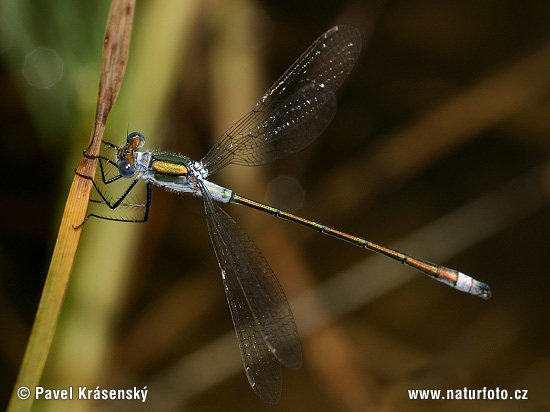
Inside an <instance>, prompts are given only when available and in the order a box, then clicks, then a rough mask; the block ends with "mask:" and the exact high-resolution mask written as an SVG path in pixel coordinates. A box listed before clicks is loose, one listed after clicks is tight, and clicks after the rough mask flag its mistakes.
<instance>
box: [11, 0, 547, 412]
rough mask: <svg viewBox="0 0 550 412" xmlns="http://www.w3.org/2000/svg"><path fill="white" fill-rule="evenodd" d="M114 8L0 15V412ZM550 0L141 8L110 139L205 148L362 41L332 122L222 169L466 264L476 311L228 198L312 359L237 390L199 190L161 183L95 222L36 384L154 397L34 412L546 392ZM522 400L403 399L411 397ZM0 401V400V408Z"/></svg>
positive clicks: (238, 370) (83, 137)
mask: <svg viewBox="0 0 550 412" xmlns="http://www.w3.org/2000/svg"><path fill="white" fill-rule="evenodd" d="M108 6H109V4H108V2H97V1H91V0H90V1H79V2H71V1H66V0H63V1H57V2H50V1H45V0H44V1H39V0H35V1H4V2H2V4H1V5H0V59H1V60H0V82H1V83H0V84H1V87H0V92H1V99H0V105H1V110H0V116H1V121H0V139H1V140H0V141H1V150H2V163H3V176H4V178H3V179H2V185H1V191H2V195H1V198H0V213H1V216H2V219H1V220H0V222H1V223H0V242H1V243H0V267H1V269H0V330H1V338H0V370H2V373H1V374H0V379H1V380H0V388H1V389H0V405H1V406H3V405H5V404H7V400H8V398H9V395H10V392H11V390H12V386H13V383H14V381H15V378H16V374H17V371H18V368H19V364H20V362H21V359H22V356H23V352H24V348H25V345H26V341H27V339H28V334H29V331H30V328H31V326H32V322H33V319H34V313H35V311H36V307H37V305H38V301H39V298H40V292H41V288H42V286H43V282H44V278H45V274H46V271H47V267H48V263H49V258H50V255H51V251H52V248H53V244H54V241H55V236H56V233H57V228H58V224H59V220H60V213H61V210H62V207H63V205H64V199H65V197H66V194H67V190H68V184H69V182H70V180H71V179H72V173H73V170H74V167H75V166H76V164H77V162H78V159H79V157H80V156H81V152H82V150H83V149H84V148H85V147H86V144H87V141H88V137H89V134H90V130H91V126H92V121H93V115H94V110H95V103H96V96H97V86H98V81H99V72H100V64H101V63H100V62H101V47H102V36H103V33H104V29H105V24H106V18H107V12H108ZM549 17H550V3H549V2H547V1H544V0H540V1H530V2H524V1H519V0H509V1H484V2H479V1H473V0H472V1H461V2H456V1H450V0H445V1H433V0H421V1H414V0H411V1H359V0H356V1H337V0H334V1H324V2H322V1H321V2H320V1H310V0H306V1H301V2H296V1H252V0H239V1H235V2H225V3H224V2H223V1H221V0H217V1H216V0H211V1H186V2H180V1H178V0H166V1H163V2H153V1H138V4H137V10H136V20H135V23H134V32H133V37H132V46H131V50H130V59H129V63H128V72H127V76H126V79H125V82H124V84H123V88H122V92H121V95H120V98H119V100H118V101H117V103H116V104H115V108H114V109H113V113H112V115H111V117H110V119H109V121H108V125H107V132H106V135H105V139H107V140H109V141H112V142H114V143H120V142H122V141H123V139H124V138H125V134H126V131H127V129H128V128H129V129H130V130H139V131H141V132H143V133H144V134H145V135H146V136H147V137H148V142H147V144H148V146H149V147H152V148H158V147H163V148H166V149H169V150H173V151H175V152H181V153H185V154H187V155H189V156H190V157H192V158H194V159H200V158H201V156H202V155H204V153H205V152H206V151H207V150H208V148H209V147H210V145H211V144H212V142H213V141H214V140H215V139H216V138H217V137H218V136H219V135H221V133H222V132H223V131H224V130H225V129H226V128H228V127H229V126H231V124H232V123H233V122H235V121H236V120H238V119H239V118H240V117H241V116H242V115H244V114H245V113H246V112H247V111H248V110H250V109H251V108H252V107H253V106H254V104H255V102H256V100H257V99H258V98H259V97H260V96H261V95H262V94H263V93H264V91H265V90H267V88H268V87H269V86H270V85H271V84H272V83H273V82H274V81H275V80H276V79H277V78H278V77H279V76H280V75H281V74H282V73H283V72H284V70H286V68H287V67H288V66H290V64H291V63H292V62H293V61H294V60H295V59H296V58H297V57H298V56H299V55H300V54H301V53H302V52H303V51H304V50H305V49H306V48H307V47H308V46H309V44H311V42H313V41H314V40H315V39H316V38H317V37H318V36H319V35H320V34H321V33H322V32H324V31H325V30H326V29H328V28H329V27H331V26H333V25H335V24H338V23H348V24H352V25H354V26H356V27H357V28H358V29H359V30H360V31H361V33H362V35H363V43H364V44H363V52H362V55H361V57H360V59H359V62H358V64H357V66H356V68H355V69H354V71H353V72H352V73H351V75H350V77H349V79H348V80H347V81H346V82H345V83H344V85H343V87H342V89H341V91H340V93H339V96H338V102H339V106H338V111H337V115H336V118H335V119H334V121H333V123H332V124H331V126H330V127H329V128H328V130H327V131H326V132H325V133H324V134H323V135H322V136H321V137H320V138H319V139H318V140H317V141H316V142H315V144H313V145H312V146H311V147H309V148H307V149H306V150H304V151H303V152H302V153H300V154H299V155H296V156H294V157H292V158H289V159H285V160H282V161H279V162H276V163H274V164H272V165H269V166H265V167H261V168H253V169H251V168H244V167H230V168H228V169H227V170H224V171H223V172H222V173H220V174H219V176H218V175H216V177H215V178H214V179H213V180H215V181H216V182H218V183H220V184H223V185H227V186H228V187H230V188H232V189H234V190H236V191H237V192H238V193H241V194H243V195H245V196H249V197H252V198H255V199H258V200H260V201H268V202H270V203H273V204H275V205H276V206H279V207H281V208H288V209H292V210H294V211H295V212H296V213H298V214H300V215H303V216H305V217H308V218H311V219H314V220H318V221H321V222H324V223H327V224H329V225H331V226H335V227H337V228H340V229H342V230H346V231H350V232H352V233H354V234H357V235H359V236H365V237H367V238H368V239H371V240H374V241H377V242H380V243H382V244H387V245H395V244H397V245H400V246H401V247H402V248H403V249H406V251H407V252H409V253H411V254H413V255H416V256H418V257H422V258H425V259H428V260H432V261H437V262H438V263H441V264H444V265H446V266H449V267H453V268H457V269H459V270H461V271H463V272H465V273H467V274H470V275H472V276H474V277H476V278H478V279H479V280H482V281H485V282H487V283H488V284H490V285H491V287H492V289H493V297H492V298H491V299H490V300H488V301H483V300H481V299H478V298H476V297H473V296H469V295H466V294H463V293H460V292H458V291H455V290H452V289H451V288H448V287H446V286H444V285H442V284H439V283H437V282H434V281H432V280H429V279H428V278H426V277H425V276H422V275H421V274H416V273H414V272H413V271H412V270H410V269H407V268H403V267H402V266H401V265H398V264H396V263H394V262H392V261H387V260H386V259H383V258H379V257H376V256H372V254H371V253H369V252H366V251H364V250H361V249H359V248H355V247H353V246H351V245H347V244H345V243H342V242H338V241H337V240H334V239H330V238H327V237H326V236H322V235H320V234H317V233H313V232H311V233H310V231H308V230H306V229H304V228H301V227H298V226H296V225H292V224H290V223H287V222H284V221H281V220H278V219H274V218H272V217H270V216H263V215H262V214H261V213H259V212H256V211H252V210H244V208H239V207H237V206H229V207H226V208H225V209H226V210H227V211H228V212H229V213H231V215H232V216H234V217H235V219H236V220H237V221H238V222H239V223H240V224H241V225H242V226H243V227H244V228H245V229H246V231H247V232H248V233H249V234H250V236H251V237H252V238H253V239H254V240H255V241H256V243H257V244H258V246H259V247H260V249H261V250H262V251H263V252H264V254H265V256H266V258H267V260H268V261H269V262H270V263H271V264H272V267H273V269H274V271H275V273H276V274H277V276H278V278H279V280H280V282H281V284H282V286H283V288H284V290H285V291H286V293H287V296H288V297H289V299H290V301H291V306H292V307H293V309H294V311H295V315H296V320H297V324H298V327H299V329H300V332H301V335H302V342H303V349H304V367H303V369H302V370H300V371H298V372H293V371H285V372H284V376H283V393H282V399H281V401H280V403H279V404H278V405H277V406H275V407H273V406H268V405H265V404H263V403H262V402H261V401H260V400H259V398H257V397H256V396H255V395H254V393H253V392H252V390H251V389H250V388H249V385H248V382H247V380H246V377H245V374H244V371H243V370H242V366H241V365H240V357H239V352H238V347H237V342H236V339H235V337H234V333H233V331H232V323H231V318H230V315H229V311H228V308H227V303H226V301H225V296H224V294H223V291H222V286H221V281H220V279H219V277H220V274H219V269H218V266H217V263H216V260H215V256H214V253H213V250H212V247H211V244H210V240H209V238H208V234H207V230H206V224H205V221H204V216H203V212H202V205H201V203H200V199H193V198H191V197H181V196H180V197H178V196H174V195H172V194H169V193H165V192H163V191H162V190H160V189H157V190H154V193H153V205H152V211H151V212H152V214H151V217H150V221H149V223H147V224H144V225H130V224H124V223H114V222H100V221H90V222H89V223H87V224H86V226H85V228H84V234H83V239H82V242H81V245H80V249H79V252H78V253H79V254H78V256H77V264H76V266H75V268H74V271H73V276H72V278H71V283H70V285H69V290H68V295H67V298H66V301H65V306H64V313H63V315H62V317H61V320H60V324H59V326H58V329H57V334H56V338H55V341H54V349H53V351H52V354H51V356H50V358H49V360H48V364H47V366H46V371H45V375H44V378H43V382H42V384H43V385H44V386H45V387H47V388H66V387H68V386H73V387H78V386H88V387H91V388H95V387H96V386H98V385H99V386H100V387H101V388H132V387H134V386H136V387H138V388H143V387H144V386H147V387H148V390H149V395H148V399H147V402H146V403H144V404H139V403H137V402H135V401H133V402H132V401H127V402H121V403H115V402H98V403H94V402H82V401H77V402H37V403H36V404H35V410H49V409H51V410H65V409H67V410H73V411H74V410H88V409H96V410H121V409H131V410H136V409H137V408H141V409H142V410H185V411H211V410H212V411H215V410H224V411H260V410H285V411H293V410H300V411H306V410H308V411H309V410H311V411H364V410H381V411H394V410H399V411H401V410H437V411H442V410H444V411H462V410H464V409H466V408H467V409H469V410H480V411H482V410H483V411H485V410H529V411H542V410H548V409H549V408H550V395H548V385H549V384H550V356H549V350H548V346H549V328H548V326H549V305H548V288H549V286H550V280H549V276H548V274H549V269H548V268H549V267H550V253H548V252H549V246H550V242H549V240H550V236H549V233H550V214H549V207H548V200H549V198H550V163H549V159H550V139H549V135H550V26H549V25H548V18H549ZM464 387H467V388H469V389H482V388H483V387H487V388H488V389H496V388H497V387H499V388H501V389H506V390H507V391H508V395H509V396H514V391H515V390H516V389H527V390H528V398H529V400H492V401H490V400H483V401H474V400H462V401H457V400H454V401H447V400H446V401H441V400H440V401H426V400H422V401H421V400H416V401H414V400H409V398H408V392H407V390H408V389H440V390H442V391H446V390H447V389H455V390H456V389H459V390H460V389H463V388H464ZM1 406H0V407H1Z"/></svg>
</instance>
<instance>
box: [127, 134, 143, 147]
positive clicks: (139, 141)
mask: <svg viewBox="0 0 550 412" xmlns="http://www.w3.org/2000/svg"><path fill="white" fill-rule="evenodd" d="M126 143H129V144H130V145H131V146H132V147H133V148H134V149H141V148H142V147H143V145H144V144H145V136H143V135H142V134H141V133H140V132H132V133H130V134H129V135H128V137H127V138H126Z"/></svg>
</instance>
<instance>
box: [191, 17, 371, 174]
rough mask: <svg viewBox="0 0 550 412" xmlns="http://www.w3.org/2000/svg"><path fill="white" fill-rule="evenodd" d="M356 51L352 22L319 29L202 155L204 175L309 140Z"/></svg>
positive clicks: (289, 150)
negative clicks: (317, 35)
mask: <svg viewBox="0 0 550 412" xmlns="http://www.w3.org/2000/svg"><path fill="white" fill-rule="evenodd" d="M360 50H361V36H360V34H359V32H358V31H357V29H355V28H354V27H351V26H346V25H341V26H335V27H333V28H331V29H330V30H328V31H326V32H325V33H324V34H322V35H321V36H320V37H319V38H318V39H317V40H316V41H315V42H314V43H313V44H312V45H311V46H310V47H309V48H308V49H307V50H306V51H305V52H304V54H302V56H300V58H299V59H298V60H296V62H295V63H294V64H293V65H292V66H291V67H290V68H289V69H288V70H287V71H286V72H285V74H283V75H282V76H281V78H280V79H279V80H277V81H276V82H275V84H274V85H273V86H271V88H270V89H269V90H268V91H267V92H266V93H265V94H264V95H263V96H262V98H261V99H260V101H259V102H258V103H257V104H256V107H255V108H254V109H253V110H252V111H251V112H250V113H248V114H247V115H245V116H244V117H243V118H241V119H240V120H239V121H238V122H237V123H235V124H234V125H233V126H232V127H231V128H230V129H228V130H227V131H226V132H225V133H224V134H223V135H222V136H221V137H220V139H219V140H218V141H217V142H216V143H215V144H214V146H213V147H212V148H211V149H210V151H209V152H208V153H207V154H206V156H205V157H204V158H203V159H202V163H203V165H204V166H205V168H206V169H207V170H208V172H209V175H212V174H214V173H215V172H216V171H218V170H220V169H222V168H223V167H225V166H227V165H229V164H239V165H245V166H257V165H261V164H265V163H269V162H272V161H274V160H277V159H280V158H283V157H286V156H289V155H291V154H293V153H296V152H298V151H300V150H302V149H303V148H305V147H306V146H308V145H309V144H310V143H311V142H313V141H314V140H315V139H316V138H317V137H318V136H319V135H320V134H321V133H322V132H323V130H325V128H326V127H327V126H328V124H329V123H330V122H331V120H332V118H333V116H334V112H335V110H336V98H335V92H336V90H337V89H338V87H340V85H341V84H342V82H343V81H344V79H345V78H346V77H347V76H348V74H349V72H350V71H351V69H352V68H353V66H354V64H355V62H356V60H357V57H358V56H359V52H360Z"/></svg>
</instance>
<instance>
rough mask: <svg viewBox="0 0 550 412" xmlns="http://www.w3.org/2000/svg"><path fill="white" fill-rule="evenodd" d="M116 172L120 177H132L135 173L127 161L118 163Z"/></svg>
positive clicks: (134, 169) (133, 167) (132, 166)
mask: <svg viewBox="0 0 550 412" xmlns="http://www.w3.org/2000/svg"><path fill="white" fill-rule="evenodd" d="M118 172H119V173H120V175H121V176H122V177H132V176H134V174H135V173H136V167H135V166H134V165H133V164H131V163H130V162H129V161H128V160H121V161H120V162H119V163H118Z"/></svg>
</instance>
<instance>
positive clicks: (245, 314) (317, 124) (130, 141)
mask: <svg viewBox="0 0 550 412" xmlns="http://www.w3.org/2000/svg"><path fill="white" fill-rule="evenodd" d="M360 49H361V37H360V35H359V32H358V31H357V30H356V29H355V28H353V27H351V26H346V25H341V26H336V27H333V28H331V29H330V30H328V31H327V32H325V33H324V34H323V35H321V37H319V38H318V39H317V40H316V41H315V42H314V43H313V44H312V45H311V46H310V47H309V48H308V49H307V50H306V51H305V53H304V54H302V56H301V57H300V58H299V59H298V60H297V61H296V62H295V63H294V64H293V65H292V66H291V67H290V68H289V69H288V70H287V71H286V72H285V74H283V76H282V77H281V78H280V79H279V80H277V81H276V82H275V84H274V85H273V86H272V87H271V88H270V89H269V90H268V91H267V93H265V94H264V95H263V96H262V98H261V99H260V101H259V102H258V103H257V104H256V106H255V107H254V109H253V110H252V111H251V112H250V113H248V114H247V115H245V116H244V117H243V118H242V119H240V120H239V121H238V122H237V123H235V124H234V125H233V126H232V127H231V128H230V129H228V130H227V131H226V132H225V133H224V134H223V135H222V136H221V138H220V139H219V140H218V141H217V142H216V143H215V144H214V146H213V147H212V148H211V149H210V151H209V152H208V153H207V154H206V156H204V157H203V158H202V160H200V161H198V162H197V161H193V160H191V159H189V158H188V157H185V156H180V155H175V154H171V153H165V152H159V151H140V149H141V148H142V147H143V145H144V143H145V137H144V136H143V135H142V134H141V133H137V132H133V133H130V134H129V135H128V136H127V140H126V143H125V144H124V145H123V146H116V145H114V144H112V143H107V142H103V143H104V144H105V145H106V146H108V147H109V148H111V149H114V150H115V152H116V154H115V156H114V157H113V158H108V157H104V156H99V157H98V159H99V166H100V171H101V177H102V180H103V183H104V184H109V183H112V182H114V181H117V180H119V179H120V178H127V179H131V183H130V184H129V185H128V187H127V188H126V189H125V190H124V191H123V193H122V195H121V196H120V197H119V198H118V199H117V200H116V201H110V200H109V199H108V198H107V197H106V196H105V194H104V193H103V192H102V190H101V189H100V188H99V186H98V185H97V184H96V182H95V181H94V180H93V178H92V177H90V176H83V177H86V178H88V179H90V180H92V182H93V183H94V186H95V188H96V190H97V191H98V193H99V195H100V196H101V201H100V202H101V203H103V204H106V205H107V206H109V207H110V208H111V209H116V208H117V207H119V206H134V204H131V203H128V200H126V199H127V198H128V194H129V193H130V192H131V191H132V189H133V188H134V187H135V185H136V184H137V182H138V181H139V180H140V179H143V180H144V181H145V184H146V202H145V203H144V204H143V205H142V206H143V207H144V209H143V210H144V213H143V215H142V216H141V217H140V218H139V219H129V220H127V221H133V222H144V221H146V220H147V217H148V214H149V206H150V204H151V192H152V191H151V186H152V185H153V184H155V185H158V186H161V187H163V188H165V189H168V190H170V191H173V192H177V193H192V194H194V195H197V196H202V199H203V200H204V209H205V212H206V222H207V226H208V232H209V234H210V238H211V240H212V245H213V246H214V250H215V253H216V257H217V260H218V264H219V266H220V269H221V273H222V280H223V284H224V290H225V294H226V296H227V301H228V303H229V309H230V311H231V316H232V318H233V324H234V326H235V332H236V334H237V339H238V342H239V347H240V351H241V356H242V360H243V364H244V368H245V371H246V376H247V377H248V380H249V382H250V385H251V386H252V388H253V389H254V391H255V392H256V393H257V394H258V395H259V396H260V397H261V398H262V399H263V400H264V401H266V402H269V403H275V402H277V401H278V400H279V398H280V394H281V382H282V374H281V367H280V364H283V365H285V366H287V367H289V368H291V369H299V368H300V367H301V365H302V350H301V345H300V338H299V335H298V330H297V328H296V324H295V322H294V318H293V315H292V312H291V310H290V307H289V305H288V302H287V299H286V297H285V294H284V292H283V290H282V288H281V286H280V284H279V282H278V281H277V278H276V277H275V275H274V273H273V271H272V270H271V268H270V267H269V264H268V263H267V261H266V260H265V258H264V257H263V255H262V253H261V252H260V250H259V249H258V247H257V246H256V245H255V244H254V242H253V241H252V240H251V239H250V238H249V237H248V235H247V234H246V233H245V231H244V230H243V229H242V228H241V227H240V226H239V225H238V224H237V223H236V222H235V221H234V220H233V219H232V218H231V217H230V216H229V215H228V214H227V213H226V212H225V211H223V210H222V209H221V208H220V207H219V206H218V205H217V203H216V202H221V203H235V204H239V205H244V206H248V207H251V208H254V209H257V210H261V211H263V212H266V213H269V214H271V215H274V216H277V217H280V218H282V219H285V220H289V221H291V222H295V223H299V224H301V225H304V226H306V227H308V228H310V229H314V230H316V231H319V232H321V233H324V234H327V235H330V236H334V237H336V238H338V239H341V240H345V241H347V242H350V243H352V244H354V245H356V246H359V247H362V248H365V249H369V250H372V251H374V252H378V253H380V254H382V255H385V256H387V257H389V258H392V259H394V260H396V261H398V262H401V263H404V264H406V265H408V266H410V267H412V268H414V269H417V270H419V271H420V272H422V273H424V274H426V275H428V276H431V277H432V278H434V279H437V280H439V281H441V282H443V283H446V284H447V285H449V286H451V287H454V288H456V289H458V290H461V291H463V292H468V293H471V294H473V295H476V296H480V297H482V298H485V299H487V298H489V297H490V296H491V290H490V288H489V286H488V285H486V284H485V283H481V282H479V281H477V280H475V279H473V278H471V277H470V276H467V275H465V274H463V273H461V272H458V271H456V270H453V269H449V268H446V267H443V266H440V265H436V264H433V263H430V262H427V261H424V260H421V259H417V258H415V257H412V256H410V255H408V254H405V253H402V252H399V251H397V250H394V249H391V248H387V247H384V246H381V245H378V244H376V243H374V242H370V241H368V240H366V239H363V238H361V237H357V236H353V235H351V234H348V233H345V232H342V231H339V230H336V229H333V228H331V227H329V226H326V225H323V224H321V223H317V222H314V221H312V220H308V219H305V218H302V217H299V216H296V215H294V214H292V213H288V212H285V211H283V210H280V209H278V208H276V207H273V206H269V205H267V204H264V203H261V202H257V201H255V200H252V199H249V198H246V197H244V196H241V195H238V194H237V193H235V192H234V191H232V190H230V189H227V188H225V187H222V186H219V185H217V184H215V183H212V182H211V181H209V180H208V179H209V178H210V176H211V175H213V174H214V173H215V172H217V171H219V170H220V169H222V168H224V167H226V166H227V165H229V164H237V165H245V166H257V165H262V164H265V163H269V162H272V161H274V160H277V159H281V158H284V157H287V156H290V155H291V154H293V153H296V152H298V151H300V150H302V149H303V148H304V147H306V146H307V145H309V144H310V143H311V142H313V141H314V140H315V139H316V138H317V137H318V136H319V135H320V134H321V133H322V132H323V130H325V128H326V127H327V125H328V124H329V123H330V121H331V120H332V117H333V116H334V113H335V109H336V98H335V92H336V90H337V89H338V87H339V86H340V85H341V84H342V82H343V81H344V79H345V78H346V77H347V76H348V74H349V72H350V71H351V69H352V67H353V66H354V64H355V62H356V60H357V57H358V56H359V52H360ZM108 166H109V167H115V168H116V169H117V170H118V172H117V174H116V175H115V176H114V177H108V176H107V175H106V173H105V169H106V167H108ZM90 216H95V217H100V218H104V219H110V220H121V219H117V218H109V217H105V216H99V215H96V214H90V215H88V217H90Z"/></svg>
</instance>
